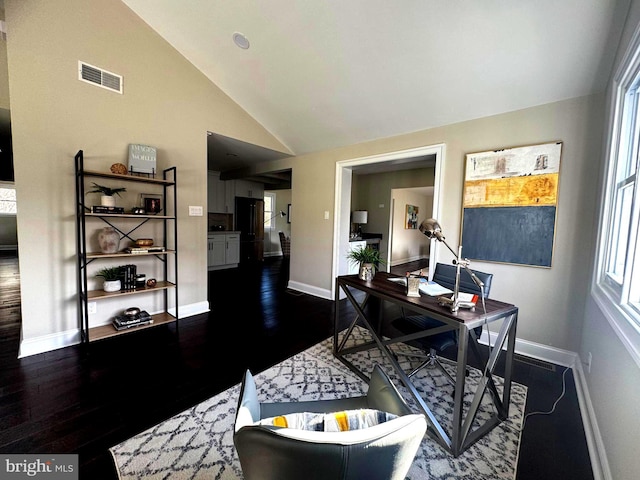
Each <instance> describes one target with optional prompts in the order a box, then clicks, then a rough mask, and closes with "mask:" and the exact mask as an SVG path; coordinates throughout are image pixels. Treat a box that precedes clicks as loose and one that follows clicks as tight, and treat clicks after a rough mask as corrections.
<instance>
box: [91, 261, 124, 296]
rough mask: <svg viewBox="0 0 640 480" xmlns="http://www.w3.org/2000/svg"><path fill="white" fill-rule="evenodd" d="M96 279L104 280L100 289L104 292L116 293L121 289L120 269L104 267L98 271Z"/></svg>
mask: <svg viewBox="0 0 640 480" xmlns="http://www.w3.org/2000/svg"><path fill="white" fill-rule="evenodd" d="M96 277H102V278H103V279H104V283H103V285H102V289H103V290H104V291H105V292H109V293H110V292H118V291H120V290H121V289H122V283H121V281H120V267H105V268H103V269H101V270H98V273H96Z"/></svg>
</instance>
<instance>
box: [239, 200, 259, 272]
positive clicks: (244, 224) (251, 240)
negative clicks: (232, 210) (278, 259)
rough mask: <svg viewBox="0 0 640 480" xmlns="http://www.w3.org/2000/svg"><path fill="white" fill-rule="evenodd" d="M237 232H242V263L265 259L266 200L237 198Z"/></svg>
mask: <svg viewBox="0 0 640 480" xmlns="http://www.w3.org/2000/svg"><path fill="white" fill-rule="evenodd" d="M235 217H236V218H235V224H236V230H238V231H240V263H248V262H261V261H262V260H263V259H264V200H262V199H259V198H246V197H236V215H235Z"/></svg>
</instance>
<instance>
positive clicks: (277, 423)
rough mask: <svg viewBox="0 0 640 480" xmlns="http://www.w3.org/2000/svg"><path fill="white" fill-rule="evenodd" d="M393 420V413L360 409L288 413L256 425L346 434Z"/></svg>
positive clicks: (395, 416)
mask: <svg viewBox="0 0 640 480" xmlns="http://www.w3.org/2000/svg"><path fill="white" fill-rule="evenodd" d="M394 418H397V415H394V414H393V413H388V412H381V411H380V410H373V409H369V408H362V409H359V410H344V411H341V412H332V413H309V412H302V413H289V414H287V415H280V416H277V417H270V418H265V419H262V420H260V421H259V422H257V423H258V424H259V425H268V426H274V427H282V428H294V429H297V430H311V431H315V432H346V431H349V430H360V429H363V428H368V427H373V426H374V425H378V424H380V423H384V422H386V421H388V420H392V419H394Z"/></svg>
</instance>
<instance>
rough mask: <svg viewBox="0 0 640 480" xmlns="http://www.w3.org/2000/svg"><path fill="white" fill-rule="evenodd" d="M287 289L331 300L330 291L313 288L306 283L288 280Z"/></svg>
mask: <svg viewBox="0 0 640 480" xmlns="http://www.w3.org/2000/svg"><path fill="white" fill-rule="evenodd" d="M287 288H290V289H291V290H296V291H298V292H302V293H308V294H309V295H313V296H314V297H320V298H325V299H327V300H333V296H332V295H331V290H327V289H325V288H318V287H314V286H313V285H307V284H306V283H300V282H292V281H291V280H289V283H288V284H287Z"/></svg>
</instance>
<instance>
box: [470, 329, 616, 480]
mask: <svg viewBox="0 0 640 480" xmlns="http://www.w3.org/2000/svg"><path fill="white" fill-rule="evenodd" d="M490 337H491V345H494V342H495V339H496V337H497V332H491V335H490ZM488 339H489V335H487V331H486V329H484V330H483V331H482V337H481V338H480V343H483V344H485V345H487V343H488ZM515 351H516V353H517V354H520V355H524V356H527V357H531V358H537V359H539V360H544V361H547V362H550V363H554V364H556V365H561V366H564V367H570V368H571V369H572V370H573V378H574V380H575V383H576V393H577V395H578V403H579V405H580V415H581V417H582V425H583V426H584V432H585V436H586V439H587V447H588V449H589V458H590V459H591V468H592V470H593V478H594V480H613V479H612V477H611V470H610V469H609V462H608V460H607V453H606V450H605V446H604V442H603V441H602V435H601V434H600V429H599V428H598V422H597V419H596V414H595V411H594V410H593V405H592V403H591V397H590V395H589V389H588V388H587V382H586V379H585V376H584V369H583V368H582V361H581V359H580V356H579V355H578V354H577V353H576V352H571V351H568V350H562V349H560V348H556V347H550V346H548V345H542V344H540V343H535V342H530V341H528V340H522V339H517V338H516V347H515Z"/></svg>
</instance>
